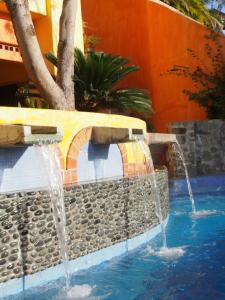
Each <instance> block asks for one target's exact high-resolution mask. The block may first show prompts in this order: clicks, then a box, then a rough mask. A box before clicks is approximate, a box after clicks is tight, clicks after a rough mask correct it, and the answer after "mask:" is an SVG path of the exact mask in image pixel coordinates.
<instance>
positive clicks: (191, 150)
mask: <svg viewBox="0 0 225 300" xmlns="http://www.w3.org/2000/svg"><path fill="white" fill-rule="evenodd" d="M170 132H171V133H175V134H176V135H177V140H178V141H179V143H180V145H181V148H182V150H183V153H184V157H185V161H186V164H187V167H188V171H189V175H190V176H198V175H208V174H215V173H222V172H225V155H224V154H225V120H207V121H196V122H176V123H172V124H171V126H170ZM168 162H169V166H170V167H169V169H170V174H171V175H172V176H173V177H184V168H183V164H182V161H181V159H180V157H179V155H178V153H177V151H176V150H174V146H170V147H169V151H168Z"/></svg>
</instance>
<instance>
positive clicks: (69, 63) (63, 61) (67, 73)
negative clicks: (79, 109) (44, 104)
mask: <svg viewBox="0 0 225 300" xmlns="http://www.w3.org/2000/svg"><path fill="white" fill-rule="evenodd" d="M76 8H77V0H64V1H63V8H62V14H61V17H60V33H59V44H58V73H57V83H58V85H59V86H60V87H61V89H62V90H63V92H64V94H65V96H66V98H67V100H68V101H69V102H70V103H71V104H72V103H73V105H74V106H75V99H74V82H73V75H74V35H75V26H76V11H77V9H76Z"/></svg>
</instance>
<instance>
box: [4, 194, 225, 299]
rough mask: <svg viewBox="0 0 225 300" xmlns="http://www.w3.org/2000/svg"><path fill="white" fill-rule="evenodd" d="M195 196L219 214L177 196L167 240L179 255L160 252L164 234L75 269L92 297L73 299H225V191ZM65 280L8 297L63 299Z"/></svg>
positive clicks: (80, 287)
mask: <svg viewBox="0 0 225 300" xmlns="http://www.w3.org/2000/svg"><path fill="white" fill-rule="evenodd" d="M195 201H196V207H197V209H198V210H210V211H212V212H213V214H211V215H208V216H205V217H201V218H196V217H193V216H192V214H191V206H190V203H189V199H188V197H187V196H185V195H184V196H173V197H172V199H171V209H170V219H169V223H168V226H167V241H168V246H169V247H181V248H180V249H181V250H183V251H181V252H180V254H181V255H180V256H179V257H175V258H174V257H170V258H168V257H165V256H163V257H161V256H159V254H160V253H159V252H158V251H159V249H160V247H161V246H162V239H161V235H158V236H157V237H156V238H155V239H153V240H152V241H151V242H149V243H148V244H145V245H143V246H141V247H139V248H137V249H136V250H134V251H131V252H129V253H127V254H125V255H123V256H120V257H117V258H114V259H112V260H110V261H109V262H105V263H102V264H101V265H99V266H98V267H93V268H91V269H89V270H86V271H83V272H80V273H79V274H76V275H74V276H73V277H72V278H71V282H72V286H75V287H76V288H75V290H76V291H77V290H79V293H81V295H83V296H85V295H86V296H87V297H84V298H76V295H74V294H73V295H72V296H71V298H69V299H107V300H164V299H167V300H178V299H179V300H181V299H182V300H203V299H204V300H207V299H209V300H224V299H225V280H224V278H225V255H224V249H225V193H224V192H216V193H211V192H207V193H201V194H197V195H195ZM182 254H183V255H182ZM63 286H64V280H63V279H61V280H58V281H56V282H51V283H50V284H48V285H46V286H42V287H41V288H35V289H33V290H30V291H28V292H26V294H23V295H22V294H21V295H17V296H14V297H8V298H5V299H7V300H8V299H10V300H11V299H13V300H14V299H17V300H22V299H26V300H31V299H32V300H53V299H54V300H55V299H57V300H63V299H67V298H66V297H65V295H64V293H63ZM82 293H83V294H82ZM89 293H91V294H90V295H89V296H88V294H89Z"/></svg>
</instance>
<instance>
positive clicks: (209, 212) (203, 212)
mask: <svg viewBox="0 0 225 300" xmlns="http://www.w3.org/2000/svg"><path fill="white" fill-rule="evenodd" d="M173 146H175V147H176V149H177V152H178V153H179V155H180V158H181V161H182V164H183V166H184V171H185V177H186V181H187V187H188V193H189V198H190V201H191V206H192V214H193V216H194V217H196V218H200V217H205V216H208V215H213V214H215V213H216V212H215V211H214V210H201V211H197V210H196V206H195V199H194V196H193V191H192V188H191V183H190V178H189V174H188V169H187V165H186V161H185V158H184V154H183V150H182V148H181V145H180V143H179V142H178V140H176V142H175V143H174V144H173ZM176 149H175V150H176Z"/></svg>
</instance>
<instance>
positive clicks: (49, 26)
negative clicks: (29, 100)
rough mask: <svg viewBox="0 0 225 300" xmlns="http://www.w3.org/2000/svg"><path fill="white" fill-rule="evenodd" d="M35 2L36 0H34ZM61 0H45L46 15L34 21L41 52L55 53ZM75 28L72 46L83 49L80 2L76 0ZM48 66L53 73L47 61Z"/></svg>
mask: <svg viewBox="0 0 225 300" xmlns="http://www.w3.org/2000/svg"><path fill="white" fill-rule="evenodd" d="M36 2H37V0H36ZM62 3H63V0H46V12H47V15H46V16H45V17H42V18H37V19H35V21H34V25H35V29H36V32H37V37H38V40H39V43H40V46H41V50H42V52H43V53H47V52H53V53H54V54H57V47H58V40H59V21H60V15H61V11H62ZM75 9H76V29H75V43H74V46H75V47H78V48H80V49H81V50H82V51H83V48H84V45H83V26H82V24H83V23H82V17H81V3H80V0H76V7H75ZM47 64H48V67H49V69H50V71H51V73H53V72H54V71H55V70H54V68H53V66H52V65H51V64H49V63H47Z"/></svg>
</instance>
